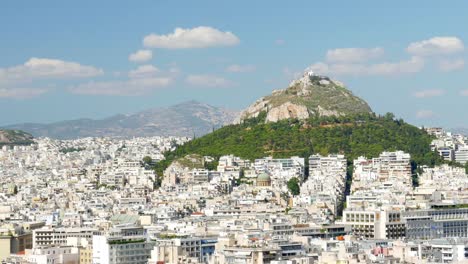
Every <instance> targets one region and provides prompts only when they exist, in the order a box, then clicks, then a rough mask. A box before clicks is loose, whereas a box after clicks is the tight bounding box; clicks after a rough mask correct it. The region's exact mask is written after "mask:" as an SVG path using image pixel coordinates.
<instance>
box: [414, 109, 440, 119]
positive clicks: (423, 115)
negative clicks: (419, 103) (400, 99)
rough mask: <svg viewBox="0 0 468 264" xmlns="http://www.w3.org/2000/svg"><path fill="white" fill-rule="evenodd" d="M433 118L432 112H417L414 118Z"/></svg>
mask: <svg viewBox="0 0 468 264" xmlns="http://www.w3.org/2000/svg"><path fill="white" fill-rule="evenodd" d="M434 116H435V113H434V112H433V111H432V110H419V111H417V112H416V117H417V118H419V119H429V118H432V117H434Z"/></svg>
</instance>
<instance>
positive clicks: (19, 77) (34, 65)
mask: <svg viewBox="0 0 468 264" xmlns="http://www.w3.org/2000/svg"><path fill="white" fill-rule="evenodd" d="M103 73H104V71H103V70H102V69H98V68H95V67H93V66H87V65H81V64H79V63H76V62H69V61H63V60H56V59H46V58H31V59H29V60H28V61H27V62H25V63H24V64H23V65H18V66H13V67H10V68H3V69H2V68H0V81H25V80H32V79H48V78H49V79H52V78H53V79H69V78H87V77H94V76H98V75H102V74H103Z"/></svg>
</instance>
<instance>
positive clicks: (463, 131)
mask: <svg viewBox="0 0 468 264" xmlns="http://www.w3.org/2000/svg"><path fill="white" fill-rule="evenodd" d="M447 131H449V132H452V133H456V134H462V135H465V136H468V128H467V127H456V128H452V129H448V130H447Z"/></svg>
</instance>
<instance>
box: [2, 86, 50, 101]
mask: <svg viewBox="0 0 468 264" xmlns="http://www.w3.org/2000/svg"><path fill="white" fill-rule="evenodd" d="M48 91H49V89H44V88H0V98H14V99H27V98H32V97H36V96H39V95H42V94H45V93H47V92H48Z"/></svg>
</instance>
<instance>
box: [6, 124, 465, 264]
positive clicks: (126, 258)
mask: <svg viewBox="0 0 468 264" xmlns="http://www.w3.org/2000/svg"><path fill="white" fill-rule="evenodd" d="M426 130H427V131H428V132H429V133H430V134H432V135H434V136H435V137H436V139H434V140H433V142H432V145H431V147H432V148H433V149H434V150H435V151H437V152H439V153H440V155H442V156H443V157H444V159H445V160H447V161H451V162H456V163H457V164H465V163H466V162H467V161H468V150H467V142H468V139H467V138H466V137H464V136H462V135H455V134H451V133H449V132H445V131H443V130H442V129H438V128H428V129H426ZM188 140H189V139H188V138H180V137H145V138H133V139H115V138H83V139H77V140H53V139H49V138H38V139H35V141H34V144H32V145H31V146H14V147H10V146H3V147H2V148H1V151H0V161H1V164H2V166H1V167H0V175H2V176H1V177H2V182H3V183H4V184H3V185H2V186H1V187H2V189H1V192H0V219H1V227H0V232H1V236H0V258H2V259H3V261H4V262H8V263H275V264H280V263H285V264H286V263H338V262H340V263H360V262H366V263H402V262H405V263H442V262H443V263H446V262H451V261H462V260H466V259H467V255H468V254H467V253H468V206H467V204H468V191H467V190H468V178H467V175H466V172H465V169H464V168H463V167H454V166H449V165H448V164H443V165H441V166H436V167H434V168H429V167H423V168H422V171H421V174H420V175H419V182H418V185H417V186H416V185H414V183H413V181H412V170H411V164H410V159H411V157H410V155H409V154H408V153H405V152H403V151H393V152H383V153H381V154H380V156H379V157H376V158H367V157H359V158H358V159H355V160H354V161H353V166H352V167H353V170H354V171H353V180H352V183H351V185H350V186H348V187H349V188H350V189H349V190H347V189H346V188H347V180H348V179H347V161H346V157H345V156H344V155H342V154H330V155H327V156H322V155H320V154H315V155H311V156H310V157H297V156H294V157H290V158H282V159H278V158H271V157H265V158H263V159H256V160H253V161H250V160H245V159H241V158H239V157H236V156H233V155H226V156H222V157H220V158H219V161H218V162H217V164H216V167H213V166H208V165H209V164H213V158H212V157H208V156H204V157H201V156H196V155H191V156H187V157H185V158H184V159H183V160H180V161H178V162H175V163H173V164H172V165H171V166H170V167H168V168H167V169H166V171H165V172H164V177H163V178H162V180H158V178H159V175H156V173H155V172H154V170H152V169H151V166H152V164H153V163H157V162H159V161H160V160H161V159H164V155H163V153H164V152H166V151H170V150H173V149H175V148H176V147H177V146H178V145H183V144H184V143H185V142H187V141H188ZM306 159H307V164H308V169H307V170H308V173H307V174H308V177H305V171H306V168H305V164H306Z"/></svg>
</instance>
